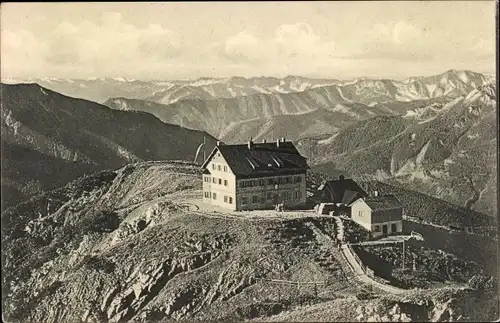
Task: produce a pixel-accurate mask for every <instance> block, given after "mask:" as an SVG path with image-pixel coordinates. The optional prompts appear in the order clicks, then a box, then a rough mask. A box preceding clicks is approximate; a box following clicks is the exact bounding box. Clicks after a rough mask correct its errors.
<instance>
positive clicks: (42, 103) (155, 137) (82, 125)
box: [1, 84, 216, 196]
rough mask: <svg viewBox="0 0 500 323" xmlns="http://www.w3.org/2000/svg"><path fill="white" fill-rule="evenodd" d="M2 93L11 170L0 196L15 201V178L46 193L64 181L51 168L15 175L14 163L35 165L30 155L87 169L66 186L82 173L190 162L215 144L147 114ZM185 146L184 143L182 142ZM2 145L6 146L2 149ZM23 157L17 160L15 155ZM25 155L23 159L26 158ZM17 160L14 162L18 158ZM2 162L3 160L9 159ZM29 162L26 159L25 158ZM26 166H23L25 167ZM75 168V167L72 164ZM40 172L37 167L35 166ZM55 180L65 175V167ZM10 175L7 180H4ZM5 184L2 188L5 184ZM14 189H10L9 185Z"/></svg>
mask: <svg viewBox="0 0 500 323" xmlns="http://www.w3.org/2000/svg"><path fill="white" fill-rule="evenodd" d="M1 92H2V114H1V120H2V124H1V131H2V143H3V145H2V149H3V148H5V149H6V150H3V153H4V154H5V155H7V157H12V158H14V159H13V160H11V162H10V163H9V164H8V165H9V167H11V168H12V169H10V170H9V169H5V172H2V190H3V189H7V187H9V190H10V191H11V192H13V193H12V195H13V196H15V195H16V193H15V192H16V190H17V191H19V189H21V190H22V189H23V187H24V186H25V185H26V184H27V183H26V182H22V181H17V180H16V175H15V174H17V173H19V172H21V173H22V172H26V173H30V174H32V175H33V176H34V178H33V180H35V181H37V180H41V179H44V180H43V181H41V182H38V184H37V185H35V186H41V188H43V189H46V188H50V187H54V185H57V184H60V183H62V182H64V181H62V182H61V181H59V180H54V181H53V183H51V181H52V180H51V179H50V177H49V178H47V177H46V176H45V175H44V174H45V172H46V171H49V170H50V169H52V170H51V171H55V169H53V168H51V167H50V164H45V165H41V166H40V167H41V168H38V169H39V170H41V169H44V170H45V171H43V172H41V173H36V172H35V173H33V172H31V171H30V170H29V169H19V163H16V162H15V160H16V158H21V157H22V158H23V159H26V158H28V157H27V156H31V157H32V158H33V160H37V159H36V158H38V157H35V155H33V154H35V153H36V154H42V155H44V156H47V157H46V158H45V157H44V158H43V160H47V161H49V160H50V158H55V159H57V160H60V161H61V162H62V164H61V165H63V164H67V163H73V164H75V163H77V164H82V165H87V166H85V167H82V168H81V170H82V171H81V172H77V173H75V174H73V175H71V176H69V177H68V178H66V179H65V180H66V181H67V180H69V179H74V178H75V176H81V175H83V173H86V171H84V169H86V170H89V169H92V170H98V169H105V168H115V167H120V166H123V165H125V164H128V163H130V162H138V161H146V160H162V159H183V158H185V159H188V160H193V159H194V157H195V151H196V148H197V146H198V145H199V144H201V143H202V142H203V138H204V137H205V139H206V141H207V146H209V147H212V146H214V145H215V142H216V139H215V138H214V137H212V136H210V135H209V134H207V133H204V132H200V131H196V130H190V129H186V128H181V127H180V126H178V125H171V124H165V123H163V122H161V121H160V120H159V119H158V118H157V117H155V116H154V115H152V114H149V113H146V112H129V111H116V110H112V109H109V108H108V107H106V106H104V105H100V104H98V103H95V102H91V101H87V100H83V99H76V98H71V97H68V96H65V95H62V94H59V93H57V92H54V91H51V90H49V89H46V88H43V87H41V86H39V85H38V84H21V85H7V84H2V85H1ZM183 141H184V142H183ZM4 144H8V145H6V146H5V147H4ZM19 149H21V150H22V151H24V152H25V153H24V154H16V153H15V152H16V151H20V150H19ZM26 154H27V155H26ZM16 156H17V157H16ZM7 157H6V158H7ZM28 160H29V158H28ZM25 165H26V164H25ZM75 165H76V164H75ZM37 167H38V166H37ZM61 167H62V168H61V169H60V170H59V171H56V172H55V173H56V174H63V173H64V167H63V166H61ZM4 174H9V176H10V177H9V178H4ZM6 183H10V184H8V186H7V187H4V184H6ZM12 183H14V184H15V185H14V186H12V185H11V184H12Z"/></svg>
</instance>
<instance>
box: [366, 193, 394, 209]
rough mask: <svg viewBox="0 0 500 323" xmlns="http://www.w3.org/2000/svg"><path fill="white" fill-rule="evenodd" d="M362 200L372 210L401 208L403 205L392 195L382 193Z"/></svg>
mask: <svg viewBox="0 0 500 323" xmlns="http://www.w3.org/2000/svg"><path fill="white" fill-rule="evenodd" d="M363 200H364V202H365V203H366V204H367V205H368V206H369V207H370V209H372V211H382V210H391V209H402V208H403V205H402V204H401V202H399V200H398V199H397V198H396V197H395V196H394V195H382V196H376V197H367V198H364V199H363Z"/></svg>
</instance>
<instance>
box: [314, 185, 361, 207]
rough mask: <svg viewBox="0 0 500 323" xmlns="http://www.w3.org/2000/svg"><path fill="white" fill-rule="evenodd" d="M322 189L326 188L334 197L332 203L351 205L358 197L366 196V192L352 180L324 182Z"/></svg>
mask: <svg viewBox="0 0 500 323" xmlns="http://www.w3.org/2000/svg"><path fill="white" fill-rule="evenodd" d="M322 186H323V189H325V188H328V189H329V190H330V191H331V192H332V193H333V195H334V197H335V201H332V202H334V203H343V204H346V205H349V204H351V203H352V202H354V201H355V200H357V199H358V198H360V197H364V196H367V195H368V194H366V192H365V191H364V190H363V189H362V188H361V187H360V186H359V185H358V184H357V183H356V182H355V181H354V180H352V179H350V178H347V179H345V178H339V179H336V180H331V181H326V182H325V183H324V184H323V185H322Z"/></svg>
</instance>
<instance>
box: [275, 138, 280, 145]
mask: <svg viewBox="0 0 500 323" xmlns="http://www.w3.org/2000/svg"><path fill="white" fill-rule="evenodd" d="M279 146H280V139H276V147H279Z"/></svg>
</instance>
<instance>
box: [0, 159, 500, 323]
mask: <svg viewBox="0 0 500 323" xmlns="http://www.w3.org/2000/svg"><path fill="white" fill-rule="evenodd" d="M200 175H201V174H200V171H199V167H198V166H197V165H194V164H191V163H188V162H175V161H173V162H145V163H136V164H130V165H128V166H126V167H123V168H120V169H118V170H116V171H102V172H100V173H98V174H96V175H93V176H85V177H82V178H80V179H77V180H75V181H73V182H70V183H69V184H68V185H66V186H64V187H62V188H60V189H56V190H53V191H49V192H45V193H43V194H42V195H39V196H37V197H33V198H31V199H30V200H28V201H26V202H23V203H21V204H18V205H17V206H15V207H11V208H9V209H7V210H6V211H5V212H4V213H3V214H2V224H3V225H2V248H3V252H2V256H3V258H4V266H3V267H2V280H3V283H2V286H3V287H2V288H3V293H2V298H3V302H4V308H3V312H4V314H3V315H4V316H3V318H4V319H5V320H6V321H8V322H80V321H83V322H103V321H110V322H118V321H137V322H146V321H160V322H161V321H171V320H185V321H192V320H203V321H205V320H218V321H222V320H224V321H227V320H229V321H235V320H259V321H263V320H264V321H265V320H271V321H310V320H314V321H367V320H380V321H410V320H417V321H423V320H432V321H452V320H453V321H454V320H465V321H466V320H482V319H485V320H487V319H490V318H491V317H492V316H494V315H495V311H496V307H495V306H496V301H495V296H494V295H495V294H494V291H491V290H490V291H488V289H487V288H483V289H481V292H478V289H474V288H472V287H470V286H469V285H470V284H469V285H467V284H466V285H464V284H460V283H450V284H444V285H442V286H435V287H433V288H430V289H413V290H408V292H406V293H404V294H391V293H388V292H386V291H383V290H378V289H376V288H370V287H369V286H366V285H364V284H363V283H362V282H360V281H359V280H357V278H356V276H355V274H354V273H353V271H352V270H351V269H350V267H349V265H348V264H347V263H346V260H345V259H344V258H343V257H342V255H341V253H340V251H339V250H338V249H337V248H335V245H334V243H333V237H334V235H335V232H334V229H333V224H332V220H331V218H328V217H311V216H307V215H306V216H304V215H300V216H292V215H288V216H283V217H276V216H273V212H269V214H266V213H265V212H264V213H262V215H261V216H249V214H245V213H242V214H241V215H240V216H235V215H231V214H224V213H220V212H218V211H213V210H212V211H211V210H207V209H204V206H203V205H202V204H200V203H199V200H200V199H201V185H202V181H201V176H200Z"/></svg>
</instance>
